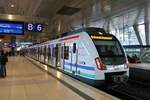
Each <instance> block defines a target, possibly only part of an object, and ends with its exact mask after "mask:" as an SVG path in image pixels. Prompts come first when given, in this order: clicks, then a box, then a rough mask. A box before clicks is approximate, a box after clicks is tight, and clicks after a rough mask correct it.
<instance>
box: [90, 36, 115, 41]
mask: <svg viewBox="0 0 150 100" xmlns="http://www.w3.org/2000/svg"><path fill="white" fill-rule="evenodd" d="M91 38H92V39H98V40H112V37H106V36H91Z"/></svg>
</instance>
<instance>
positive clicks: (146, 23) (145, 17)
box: [144, 5, 150, 45]
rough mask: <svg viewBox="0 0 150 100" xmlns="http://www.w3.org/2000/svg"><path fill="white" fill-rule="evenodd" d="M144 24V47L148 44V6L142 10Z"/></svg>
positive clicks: (149, 41)
mask: <svg viewBox="0 0 150 100" xmlns="http://www.w3.org/2000/svg"><path fill="white" fill-rule="evenodd" d="M144 13H145V15H144V24H145V38H146V45H149V44H150V39H149V38H150V32H149V16H148V15H149V14H148V6H147V5H146V7H145V8H144Z"/></svg>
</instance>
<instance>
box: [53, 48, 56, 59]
mask: <svg viewBox="0 0 150 100" xmlns="http://www.w3.org/2000/svg"><path fill="white" fill-rule="evenodd" d="M55 52H56V48H53V51H52V57H56V55H55V54H56V53H55Z"/></svg>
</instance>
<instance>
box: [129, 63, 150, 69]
mask: <svg viewBox="0 0 150 100" xmlns="http://www.w3.org/2000/svg"><path fill="white" fill-rule="evenodd" d="M129 67H130V68H138V69H144V70H150V63H136V64H129Z"/></svg>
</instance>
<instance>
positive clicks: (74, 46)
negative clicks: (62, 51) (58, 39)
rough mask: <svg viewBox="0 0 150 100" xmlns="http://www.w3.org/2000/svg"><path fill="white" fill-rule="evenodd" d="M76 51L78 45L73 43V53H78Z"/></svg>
mask: <svg viewBox="0 0 150 100" xmlns="http://www.w3.org/2000/svg"><path fill="white" fill-rule="evenodd" d="M76 49H77V47H76V43H73V53H76Z"/></svg>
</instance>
